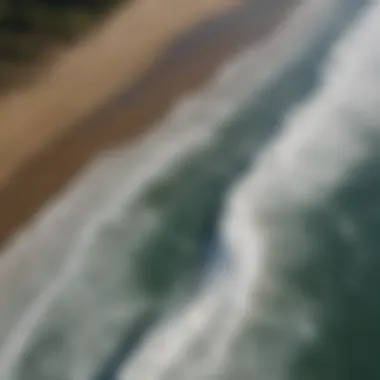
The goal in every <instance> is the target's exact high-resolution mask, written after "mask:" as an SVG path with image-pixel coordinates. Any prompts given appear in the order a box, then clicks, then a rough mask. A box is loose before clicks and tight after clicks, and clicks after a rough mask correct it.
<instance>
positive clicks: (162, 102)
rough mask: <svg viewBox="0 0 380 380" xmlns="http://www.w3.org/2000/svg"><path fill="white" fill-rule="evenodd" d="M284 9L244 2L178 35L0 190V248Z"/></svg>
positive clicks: (266, 29)
mask: <svg viewBox="0 0 380 380" xmlns="http://www.w3.org/2000/svg"><path fill="white" fill-rule="evenodd" d="M260 1H261V0H260ZM281 3H282V2H281V0H271V1H267V2H266V4H265V5H262V7H264V8H266V13H265V12H264V13H263V10H261V12H260V14H257V13H256V15H255V9H254V8H255V7H257V6H258V5H252V2H247V3H246V5H245V6H244V7H242V8H241V9H237V10H234V11H230V12H229V13H227V14H226V15H225V16H219V17H218V18H216V19H214V21H211V22H209V23H205V24H203V25H201V26H199V27H197V28H195V29H193V30H192V31H191V32H188V33H186V34H185V35H183V36H182V37H179V38H178V37H177V41H175V42H174V43H172V45H171V46H170V47H169V49H168V50H167V51H166V54H164V55H163V56H162V58H161V59H160V60H159V61H157V62H156V64H155V65H154V66H153V68H152V69H151V70H150V71H148V72H147V73H146V74H145V76H144V77H143V78H142V79H141V80H140V81H139V82H138V83H137V84H136V85H135V86H132V87H129V86H127V90H124V91H122V92H121V94H120V95H118V96H116V97H114V99H113V100H111V101H110V103H109V104H108V105H106V106H105V107H103V108H100V109H99V110H98V111H96V112H95V113H94V114H93V115H92V116H89V117H87V118H85V120H84V121H83V122H80V123H77V125H76V126H75V127H71V128H69V129H68V130H67V131H65V133H64V134H63V135H62V136H61V138H60V139H58V140H56V141H55V142H54V143H52V144H46V145H45V146H44V147H43V149H41V150H40V151H39V153H38V154H37V155H34V157H33V158H32V159H31V160H29V161H27V162H26V164H24V165H23V166H22V169H21V170H18V171H16V174H15V175H13V176H12V177H11V180H10V181H9V182H8V184H7V185H6V186H5V187H4V188H3V189H1V190H0V209H1V210H3V212H2V215H3V217H1V218H0V246H2V245H3V244H4V243H5V242H6V241H7V239H8V238H10V237H11V236H12V234H13V233H14V232H16V231H17V230H18V229H19V228H20V226H22V225H23V224H25V223H26V222H27V221H28V220H29V219H30V218H31V217H32V216H33V215H34V214H35V213H36V211H38V210H39V209H40V208H41V207H42V206H43V205H44V203H45V202H47V201H48V200H49V199H50V198H51V197H52V196H53V195H55V194H56V193H57V192H59V191H60V190H61V189H62V188H64V187H65V186H66V185H67V184H68V183H69V182H70V179H71V178H73V177H74V176H75V175H76V174H77V173H78V172H79V171H80V170H81V169H82V168H83V167H84V166H85V165H86V164H87V163H88V162H89V161H91V159H92V158H94V157H96V156H97V154H99V153H100V152H102V151H104V150H107V149H111V148H114V147H115V148H116V147H117V146H118V145H119V144H125V143H127V142H128V141H130V140H131V139H133V138H134V137H136V136H139V135H140V134H141V133H143V132H144V131H146V130H147V129H148V127H149V126H150V125H151V124H152V123H153V122H154V121H156V120H157V119H159V118H161V117H162V116H163V115H164V114H165V112H167V111H168V110H169V109H170V107H171V105H172V104H174V103H175V101H176V99H178V97H179V96H182V95H184V94H186V93H187V92H189V91H191V90H194V89H196V88H197V87H199V86H200V85H201V84H203V83H204V82H206V81H207V80H208V78H209V77H210V76H211V75H212V74H213V73H214V72H215V71H216V69H217V68H218V67H219V66H220V65H221V64H222V63H223V62H224V61H225V60H226V59H227V58H228V57H229V56H230V55H232V54H234V53H236V52H238V51H239V50H240V49H241V48H243V47H244V46H245V45H247V44H248V43H252V42H254V41H259V40H261V39H262V38H263V37H265V36H266V35H267V34H268V33H269V32H270V31H271V30H273V27H274V26H276V25H277V23H278V22H279V21H280V20H282V19H283V18H284V16H285V15H284V13H285V11H286V10H290V9H291V8H292V7H291V5H293V6H294V5H295V4H296V1H288V2H287V4H286V5H282V6H279V4H281ZM271 8H275V10H273V9H271ZM248 10H249V11H250V12H248ZM255 17H256V18H257V20H258V21H257V22H255V21H254V18H255ZM125 125H128V128H126V127H125ZM25 189H27V191H25Z"/></svg>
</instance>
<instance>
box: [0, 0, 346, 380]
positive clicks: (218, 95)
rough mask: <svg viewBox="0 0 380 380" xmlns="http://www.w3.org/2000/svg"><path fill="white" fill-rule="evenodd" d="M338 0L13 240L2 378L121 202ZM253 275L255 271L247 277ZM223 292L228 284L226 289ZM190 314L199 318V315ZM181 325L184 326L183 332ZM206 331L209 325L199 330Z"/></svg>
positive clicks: (268, 77)
mask: <svg viewBox="0 0 380 380" xmlns="http://www.w3.org/2000/svg"><path fill="white" fill-rule="evenodd" d="M339 4H340V2H339V1H338V0H337V1H331V0H329V1H327V0H326V1H315V2H312V3H310V4H307V5H305V6H302V7H300V8H299V9H298V10H297V12H295V14H294V15H293V17H292V18H291V19H290V20H289V21H288V22H287V24H286V25H281V27H280V28H279V30H281V34H280V33H278V30H277V31H276V32H275V33H274V35H273V36H272V37H270V38H269V39H268V40H266V41H265V42H263V43H262V44H261V45H260V46H254V47H251V48H250V49H248V50H247V51H246V52H245V53H243V54H242V55H241V56H240V57H238V58H237V59H236V60H234V61H233V62H232V63H229V65H227V66H226V68H225V69H224V70H222V72H221V73H220V74H218V75H217V76H216V78H215V79H214V80H213V81H212V82H211V83H209V84H208V85H206V86H205V87H204V88H203V89H202V90H201V91H200V92H197V93H196V94H194V95H193V96H192V97H190V98H187V99H184V100H183V101H182V103H180V104H179V105H178V107H177V108H176V109H175V110H174V111H173V112H172V113H171V114H169V115H168V117H167V118H165V119H164V120H163V121H162V122H161V123H160V124H159V125H157V126H156V127H155V128H153V132H152V133H151V134H150V135H147V136H145V137H144V138H143V139H142V140H141V141H140V142H139V143H138V144H136V145H134V146H129V147H128V148H127V149H121V150H120V151H118V152H110V153H109V155H108V157H105V156H103V157H100V158H99V159H98V160H97V161H96V162H95V163H94V164H93V165H92V166H91V167H89V168H88V169H87V170H86V171H84V172H83V173H82V174H81V175H80V176H79V177H78V179H77V182H76V183H74V184H73V185H72V186H71V187H70V188H69V189H67V191H66V192H65V193H64V194H62V195H61V196H60V197H59V198H58V199H56V200H55V201H54V202H52V203H51V204H49V205H48V207H46V208H45V209H44V210H42V212H41V213H40V214H39V215H37V217H36V219H35V220H34V221H33V223H32V224H31V225H30V226H29V227H28V228H27V229H26V230H24V231H22V232H21V233H20V234H19V236H17V238H16V239H15V240H14V241H13V242H11V244H10V245H9V246H8V247H7V248H6V249H5V250H4V251H3V253H2V257H1V259H0V285H1V286H0V305H1V307H0V313H1V318H0V319H1V323H0V341H1V342H3V344H2V345H1V351H0V373H1V374H4V376H2V378H6V379H7V380H8V379H11V378H12V377H11V371H12V369H13V368H14V366H15V365H16V363H17V359H18V358H19V356H20V355H21V353H22V351H23V348H24V347H25V343H26V342H27V341H28V339H30V338H31V337H32V336H33V333H34V332H35V329H36V328H37V326H39V325H40V323H41V321H42V318H43V317H46V315H47V313H48V312H49V310H50V307H51V305H52V302H53V300H54V299H56V298H57V297H58V296H62V297H64V291H65V288H66V286H68V287H69V288H70V294H72V293H71V292H72V288H73V286H74V285H72V281H73V280H75V281H79V280H78V276H80V273H81V272H82V271H83V270H84V269H85V268H84V267H85V264H86V257H88V255H90V252H89V247H91V244H92V242H93V241H94V237H95V236H96V234H97V233H98V232H99V230H101V228H102V226H105V225H107V223H110V222H111V221H112V222H114V223H117V218H118V217H120V214H119V210H120V209H121V206H122V205H126V204H127V203H128V202H130V204H133V200H134V197H135V196H136V194H138V192H139V191H140V190H141V188H142V187H143V186H147V184H148V183H149V182H150V181H154V180H155V179H156V178H157V176H158V175H160V174H161V173H163V172H164V171H165V170H168V165H173V164H174V163H175V162H178V159H179V158H181V157H182V158H183V157H184V155H185V153H186V154H189V153H190V152H191V151H194V150H195V149H200V148H201V147H202V146H203V145H204V144H207V142H208V141H210V139H211V138H212V136H213V134H214V133H215V127H216V126H217V124H218V122H220V121H221V120H223V119H224V118H226V117H227V116H229V115H231V114H232V113H233V112H234V111H236V110H237V109H238V107H239V106H240V105H241V103H242V102H244V101H245V100H246V99H247V98H248V97H250V96H251V95H252V93H255V92H256V93H257V94H259V91H260V90H261V89H262V88H263V87H265V86H266V85H267V84H268V83H270V81H272V80H275V79H276V76H277V75H280V74H281V72H282V71H283V70H284V68H285V67H286V65H287V64H291V63H292V61H294V60H297V59H298V57H299V56H300V55H301V54H302V52H303V51H304V49H305V48H307V46H308V44H312V43H313V39H314V38H316V37H317V36H318V35H319V34H320V33H321V32H322V31H323V29H324V27H325V25H326V23H328V22H331V21H332V20H333V18H334V9H335V11H337V10H339V6H340V5H339ZM335 7H338V8H335ZM190 111H191V112H190ZM169 136H170V137H169ZM171 142H172V143H171ZM163 146H164V149H163ZM146 152H149V155H147V154H146ZM148 157H149V158H148ZM127 200H129V201H127ZM153 222H154V220H153ZM91 255H94V252H92V253H91ZM245 257H246V256H244V257H243V258H240V257H239V259H237V265H239V266H240V265H242V266H241V268H240V267H239V268H240V269H241V271H239V275H241V277H240V280H239V281H242V285H241V294H242V295H244V289H247V288H248V282H249V283H250V282H251V278H252V276H253V273H252V272H251V271H254V268H255V267H256V266H255V265H245V264H248V263H245ZM250 264H252V263H251V262H250ZM249 268H250V269H249ZM245 271H248V272H247V273H246V274H244V273H245ZM21 273H22V277H21V276H20V274H21ZM75 281H74V284H75ZM69 285H72V286H71V287H70V286H69ZM46 289H47V290H46ZM221 289H223V287H219V288H218V289H217V290H218V291H220V290H221ZM239 289H240V287H239ZM222 293H223V294H224V292H222ZM207 294H208V293H207V292H206V293H205V295H203V296H202V297H205V298H206V299H210V298H212V299H213V298H215V300H217V299H218V297H217V295H216V293H214V291H213V292H212V293H211V294H212V297H211V296H209V295H207ZM223 297H224V296H223ZM242 297H243V296H242ZM241 299H243V298H237V299H236V302H237V305H240V301H238V300H241ZM213 302H216V301H212V303H213ZM201 305H202V302H200V303H198V301H196V302H195V303H194V306H190V309H189V310H193V308H195V310H200V309H202V310H205V311H204V312H201V311H199V313H200V314H203V315H204V317H205V318H206V319H207V320H211V319H210V316H211V314H214V313H215V307H216V304H215V305H214V306H213V307H212V306H207V307H205V309H203V307H201ZM236 308H238V309H239V308H240V306H236ZM230 310H231V313H232V317H231V319H228V318H227V319H226V320H227V321H230V320H231V321H235V315H239V316H240V315H241V313H240V312H239V313H235V312H233V310H235V309H234V307H230ZM189 313H190V314H189V315H193V314H198V311H194V310H193V311H189ZM186 315H187V314H186ZM21 316H22V318H21ZM20 318H21V319H20ZM185 321H186V318H184V319H183V320H182V322H181V321H179V322H178V323H179V326H182V323H185ZM235 325H236V323H235V322H233V323H232V322H231V324H230V327H228V328H226V329H224V330H225V331H226V333H225V334H224V335H223V336H221V337H220V339H222V340H225V339H228V337H229V334H230V333H231V332H232V331H233V330H234V328H235ZM201 326H205V325H202V324H201ZM181 329H182V328H181V327H178V331H179V330H181ZM203 330H204V327H201V328H200V330H199V332H200V331H203ZM175 331H177V330H175ZM182 331H185V330H182ZM189 331H190V330H189ZM218 331H219V330H218ZM186 334H187V333H186ZM186 336H187V338H189V337H188V335H186ZM168 347H169V348H168V349H169V351H168V352H167V353H166V354H167V355H169V356H167V357H170V352H171V350H172V348H170V346H168ZM163 354H164V352H163ZM94 362H96V357H93V358H91V363H94ZM164 372H165V371H163V373H164ZM147 376H148V375H147ZM140 378H141V377H140ZM141 379H142V378H141Z"/></svg>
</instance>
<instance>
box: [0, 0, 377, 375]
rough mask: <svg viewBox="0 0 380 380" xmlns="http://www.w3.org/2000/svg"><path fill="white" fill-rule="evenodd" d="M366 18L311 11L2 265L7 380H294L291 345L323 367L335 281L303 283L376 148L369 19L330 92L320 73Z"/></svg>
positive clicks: (107, 170)
mask: <svg viewBox="0 0 380 380" xmlns="http://www.w3.org/2000/svg"><path fill="white" fill-rule="evenodd" d="M364 4H366V2H364V1H359V0H358V1H339V0H336V1H332V0H329V1H327V0H326V1H315V2H310V3H308V4H306V5H303V6H301V7H300V8H299V9H298V10H297V11H296V12H295V14H294V15H293V17H291V18H290V20H288V21H287V23H286V24H285V25H283V26H282V28H283V30H282V33H283V34H282V35H279V34H278V32H276V35H275V37H271V38H269V40H267V41H265V42H264V43H263V45H262V46H259V47H255V48H252V49H250V50H249V51H247V52H245V53H243V55H242V56H241V57H239V58H238V59H237V61H235V62H234V63H232V64H230V65H228V66H227V67H226V68H225V69H224V71H223V72H222V73H221V74H220V75H219V76H217V77H216V78H215V80H214V81H213V82H212V83H211V84H210V85H208V86H207V87H206V88H205V89H204V90H202V92H201V93H200V94H195V95H194V96H193V97H192V98H191V99H187V100H184V101H183V103H181V104H180V105H179V106H178V108H176V109H175V110H174V111H173V113H171V114H170V115H169V116H168V118H166V119H165V120H163V122H162V124H161V125H159V126H157V128H156V129H155V132H154V133H153V134H152V135H150V136H147V137H145V138H144V139H143V140H142V141H141V142H140V143H139V144H138V145H137V146H135V147H129V148H128V149H127V150H125V151H124V150H121V151H119V152H110V157H108V158H104V157H102V158H101V159H100V160H99V161H98V162H97V163H96V165H95V166H94V167H93V169H89V171H88V172H87V173H84V174H83V177H82V178H80V179H79V180H78V183H77V185H76V186H74V188H73V189H71V190H70V191H68V193H67V194H64V196H63V197H62V198H61V199H59V200H56V203H53V204H52V205H51V206H50V208H49V209H47V210H46V211H45V212H46V214H45V215H43V214H42V215H41V216H39V218H37V219H36V221H35V224H34V225H33V226H32V227H31V229H30V230H28V231H25V232H23V234H22V235H20V236H19V237H17V239H16V240H15V241H14V242H13V243H12V244H11V245H10V246H9V248H8V249H7V250H6V251H5V253H4V254H5V256H4V258H3V259H2V260H3V262H2V267H1V269H0V271H1V272H0V283H12V279H11V276H12V273H16V272H17V271H18V273H20V272H24V273H25V278H24V279H23V282H20V283H16V286H15V287H14V288H13V289H14V290H13V292H17V293H16V296H14V294H13V295H12V299H9V298H10V296H9V293H7V291H6V290H5V289H4V288H1V287H0V292H1V293H0V303H1V304H2V305H3V304H4V305H6V306H7V307H6V308H4V310H5V311H4V312H3V306H1V309H2V310H1V324H0V339H1V340H2V341H3V342H4V343H3V344H2V345H0V377H1V378H4V379H7V380H8V379H9V380H13V379H14V380H16V379H20V380H21V379H39V380H44V379H46V380H47V379H49V380H50V379H52V378H65V379H92V378H94V376H95V377H96V376H97V380H104V379H110V378H114V379H120V380H129V379H143V380H145V379H146V380H150V379H152V380H153V379H157V380H159V379H165V380H166V379H168V380H170V379H181V380H182V379H184V380H185V379H194V378H196V379H206V378H207V379H209V378H211V377H212V376H214V375H215V376H217V377H218V378H219V379H222V378H226V379H235V378H239V379H243V378H252V377H253V376H260V378H263V379H267V378H268V379H271V378H278V379H286V378H289V376H290V372H289V371H288V365H290V363H293V362H294V363H295V365H296V364H297V365H298V361H297V360H298V359H297V360H296V359H294V358H293V356H294V357H295V353H296V350H298V348H299V347H301V346H302V347H303V346H305V347H306V346H307V347H306V348H308V349H309V348H310V350H309V351H310V352H311V353H310V355H309V356H308V357H307V358H306V359H307V360H309V357H311V358H313V360H314V357H317V356H318V354H319V353H317V354H315V352H314V351H315V350H314V342H317V341H318V342H319V340H318V339H319V338H318V339H317V338H315V336H316V334H317V335H318V334H319V330H318V332H316V329H317V327H318V329H321V333H320V335H318V337H319V336H320V337H322V336H323V334H324V333H323V331H322V330H323V329H322V327H320V319H321V318H322V319H323V317H324V316H323V315H322V314H323V313H321V312H320V311H319V309H320V304H321V303H322V302H324V301H325V300H326V299H327V301H329V300H330V298H331V299H333V296H334V294H333V292H334V291H335V288H333V291H332V293H329V291H328V290H329V284H330V283H329V282H328V281H330V282H331V281H332V280H331V278H330V277H331V276H332V274H330V273H327V274H326V276H327V279H326V280H325V279H323V280H320V279H317V280H314V277H316V275H314V277H313V275H311V274H310V275H309V274H308V275H307V276H308V277H309V278H310V279H311V280H310V284H309V283H307V284H306V285H305V286H304V287H303V284H304V282H303V281H305V278H304V276H305V274H304V273H309V271H310V270H311V269H310V270H309V266H310V267H311V266H313V265H314V263H315V262H316V265H321V266H323V265H326V264H325V259H324V258H325V256H327V260H329V259H330V256H332V255H329V253H328V252H330V250H331V248H325V246H324V245H323V244H330V243H331V241H332V240H333V239H334V236H336V234H335V235H334V233H335V232H336V231H335V230H336V228H338V227H337V223H339V228H342V233H346V232H344V231H346V230H345V229H347V228H351V227H350V226H351V224H350V223H351V222H352V220H351V219H350V217H349V216H347V215H346V214H343V212H341V209H340V206H339V205H338V203H336V204H335V203H334V202H333V201H331V202H332V204H333V205H334V207H333V206H331V207H330V206H328V207H327V205H329V201H330V198H331V199H333V198H334V195H335V194H337V192H338V189H339V188H340V187H339V186H340V183H341V182H342V181H343V179H346V177H344V174H346V173H349V172H350V170H351V169H352V168H353V167H355V168H356V166H355V165H357V169H358V170H359V169H360V165H359V164H358V163H359V162H362V161H363V160H364V159H368V160H369V159H370V156H371V155H370V154H369V153H368V152H369V150H368V149H367V147H368V145H367V143H368V144H372V145H376V139H374V138H373V137H372V138H371V139H367V140H365V138H364V137H363V136H364V134H365V133H366V132H368V133H369V132H371V134H372V135H373V136H376V133H375V132H376V128H375V124H376V116H377V115H376V107H377V104H376V100H377V99H375V98H376V94H377V93H376V87H375V83H376V81H375V80H376V76H375V73H376V70H375V68H376V67H375V66H376V65H375V64H374V62H376V41H374V37H373V36H374V35H375V34H376V32H377V30H373V29H376V28H375V27H372V26H371V25H370V24H371V21H367V19H366V17H364V18H363V20H362V21H360V22H361V23H362V24H363V25H364V26H361V27H360V25H359V26H358V28H359V31H358V32H355V28H354V29H352V30H353V31H352V32H351V29H349V31H348V32H347V34H346V37H345V39H344V40H343V42H342V43H339V44H338V47H337V48H335V47H334V49H333V50H334V54H333V56H332V58H328V62H329V64H328V65H327V68H326V69H325V71H323V75H322V79H321V77H320V67H321V62H322V61H323V60H324V57H325V56H326V54H328V52H329V50H330V48H331V46H332V45H333V44H334V41H335V40H336V38H338V36H339V35H340V34H342V33H343V32H344V31H345V30H346V27H347V26H348V25H350V23H351V22H352V21H353V19H354V18H355V16H356V14H357V11H358V10H359V9H360V8H361V7H362V6H363V5H364ZM369 13H370V15H371V16H370V17H373V18H374V19H376V18H377V17H378V16H376V14H377V13H378V12H377V9H376V8H375V9H373V10H371V11H369ZM362 30H364V31H362ZM358 46H360V48H358ZM355 49H356V50H355ZM335 50H336V52H335ZM358 50H360V55H359V53H358V55H357V57H356V58H353V57H352V55H353V52H354V51H356V52H357V51H358ZM371 54H372V55H371ZM328 57H329V56H328ZM354 61H355V65H354V64H353V62H354ZM355 70H358V71H355ZM362 71H364V72H365V75H366V76H363V78H362V77H361V76H360V75H362ZM363 75H364V74H363ZM371 75H372V76H371ZM359 77H360V78H359ZM367 82H368V83H367ZM371 85H372V86H371ZM361 86H362V87H361ZM353 88H355V92H353V91H352V89H353ZM361 88H363V91H361V90H360V89H361ZM345 91H346V92H347V97H344V98H343V97H342V94H345ZM350 91H351V92H350ZM349 95H350V96H351V97H350V96H349ZM305 98H308V100H306V103H305V104H304V105H301V106H300V105H299V104H301V102H304V99H305ZM342 99H343V100H344V101H342ZM346 101H347V103H345V102H346ZM295 107H296V108H295ZM292 109H293V110H294V111H292V112H290V110H292ZM289 112H290V113H289ZM284 118H285V119H286V122H285V124H284ZM366 122H367V123H368V124H367V125H365V123H366ZM359 123H361V124H360V125H363V127H362V128H363V131H361V130H358V125H359ZM370 125H372V128H369V126H370ZM214 126H215V128H213V127H214ZM364 128H365V131H364ZM362 133H363V134H362ZM169 135H170V138H168V136H169ZM339 144H341V145H339ZM339 147H344V148H342V150H341V151H339ZM348 147H349V150H348ZM343 149H345V150H343ZM147 150H148V151H149V155H150V157H151V160H147V159H144V158H146V152H147ZM338 153H339V154H338ZM300 157H302V159H301V158H300ZM152 161H154V164H153V163H152ZM252 162H254V167H253V169H252V174H249V175H248V176H247V177H245V179H244V181H243V183H240V184H239V185H238V188H237V189H236V190H234V191H232V192H231V191H230V189H231V186H232V187H234V186H235V185H234V184H235V182H236V181H238V180H239V178H240V177H241V175H242V174H243V173H244V172H245V171H246V170H247V169H248V167H249V165H250V164H251V163H252ZM89 187H91V188H92V189H93V191H92V192H91V194H90V195H89V192H88V189H89ZM229 194H231V195H229ZM99 204H101V205H102V206H101V207H100V206H99ZM225 204H227V205H225ZM70 210H71V211H70ZM73 210H75V213H74V211H73ZM70 212H71V214H70ZM323 218H327V222H326V223H322V224H321V225H322V226H324V227H318V228H320V230H318V228H314V226H315V225H317V224H318V223H317V222H318V221H321V220H322V221H324V219H323ZM74 220H75V221H74ZM220 220H221V223H222V224H221V228H220V229H219V227H218V226H219V224H220V222H218V221H220ZM81 225H84V230H83V231H82V232H81V233H79V232H78V231H79V227H80V226H81ZM347 226H348V227H347ZM354 230H355V229H354ZM355 231H356V230H355ZM347 234H348V232H347ZM53 236H54V237H55V238H57V239H58V241H57V239H55V238H54V239H52V237H53ZM350 236H351V235H350ZM49 238H50V239H49ZM329 239H330V240H329ZM53 240H54V241H53ZM338 240H339V239H338ZM68 242H70V243H68ZM332 243H334V244H337V247H338V245H339V244H340V241H337V242H332ZM332 243H331V244H332ZM344 243H345V241H343V242H342V244H343V245H344ZM31 250H32V252H30V251H31ZM36 252H37V253H36ZM29 253H30V256H29V257H28V256H27V254H29ZM333 256H334V258H331V260H339V257H338V258H337V256H339V255H338V254H337V253H336V255H333ZM315 258H317V259H315ZM210 262H211V264H210ZM42 264H43V265H42ZM205 268H206V269H205ZM290 274H291V275H292V276H290ZM288 275H289V276H288ZM324 276H325V274H323V275H322V277H323V278H324ZM329 276H330V277H329ZM293 278H294V279H293ZM338 278H340V277H339V276H338ZM13 281H16V280H14V279H13ZM325 281H327V283H326V284H325ZM333 281H339V279H335V277H334V280H333ZM320 282H321V284H322V285H321V284H320ZM301 284H302V286H301ZM332 284H333V285H334V282H333V283H332ZM46 288H48V289H47V290H46ZM337 291H338V290H337ZM327 301H326V302H327ZM317 322H318V323H317ZM10 326H11V327H12V328H10ZM314 339H315V340H314ZM321 339H322V338H321ZM137 343H138V344H137ZM259 346H260V349H259ZM297 352H298V351H297ZM228 358H229V360H227V359H228ZM269 358H270V359H269ZM306 359H305V360H303V359H302V360H301V359H300V360H299V361H300V363H301V362H302V363H303V362H304V361H307V360H306ZM310 360H311V359H310ZM302 363H301V364H302ZM222 364H223V365H222ZM301 364H299V367H302V365H301ZM309 367H310V366H305V368H307V369H308V368H309ZM297 368H298V367H297ZM302 368H303V367H302ZM222 369H223V370H224V375H222V374H221V372H220V371H221V370H222ZM315 371H317V369H316V370H315ZM223 376H224V377H223ZM292 378H294V377H292Z"/></svg>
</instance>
